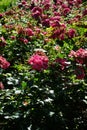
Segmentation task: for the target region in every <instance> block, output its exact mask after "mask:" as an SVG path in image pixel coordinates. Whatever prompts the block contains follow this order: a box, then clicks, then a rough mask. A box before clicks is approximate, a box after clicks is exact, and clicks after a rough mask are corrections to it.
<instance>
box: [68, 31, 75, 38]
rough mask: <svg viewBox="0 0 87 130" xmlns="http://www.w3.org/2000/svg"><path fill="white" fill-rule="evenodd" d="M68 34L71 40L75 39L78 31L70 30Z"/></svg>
mask: <svg viewBox="0 0 87 130" xmlns="http://www.w3.org/2000/svg"><path fill="white" fill-rule="evenodd" d="M67 34H68V37H69V38H73V37H75V35H76V30H75V29H69V31H68V33H67Z"/></svg>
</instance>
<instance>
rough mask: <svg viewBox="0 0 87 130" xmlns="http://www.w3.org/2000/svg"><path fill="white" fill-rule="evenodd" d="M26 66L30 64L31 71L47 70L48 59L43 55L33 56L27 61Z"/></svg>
mask: <svg viewBox="0 0 87 130" xmlns="http://www.w3.org/2000/svg"><path fill="white" fill-rule="evenodd" d="M28 64H30V65H31V66H32V68H33V69H35V70H38V71H41V70H44V69H47V67H48V57H47V56H45V55H39V54H34V55H32V56H31V57H30V59H29V60H28Z"/></svg>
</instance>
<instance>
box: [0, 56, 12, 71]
mask: <svg viewBox="0 0 87 130" xmlns="http://www.w3.org/2000/svg"><path fill="white" fill-rule="evenodd" d="M9 66H10V63H9V62H8V61H7V60H6V59H5V58H4V57H2V56H0V67H1V68H2V69H7V68H8V67H9Z"/></svg>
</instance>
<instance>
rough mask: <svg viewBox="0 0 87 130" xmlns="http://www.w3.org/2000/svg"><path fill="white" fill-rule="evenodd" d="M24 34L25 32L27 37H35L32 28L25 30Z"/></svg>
mask: <svg viewBox="0 0 87 130" xmlns="http://www.w3.org/2000/svg"><path fill="white" fill-rule="evenodd" d="M24 32H25V35H26V36H33V35H34V32H33V30H32V29H31V28H25V29H24Z"/></svg>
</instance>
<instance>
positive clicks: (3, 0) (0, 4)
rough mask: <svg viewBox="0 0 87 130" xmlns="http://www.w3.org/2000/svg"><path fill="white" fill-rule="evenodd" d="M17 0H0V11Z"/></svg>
mask: <svg viewBox="0 0 87 130" xmlns="http://www.w3.org/2000/svg"><path fill="white" fill-rule="evenodd" d="M16 2H17V0H0V12H2V11H6V9H7V8H9V7H11V6H12V5H13V4H14V3H16Z"/></svg>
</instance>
